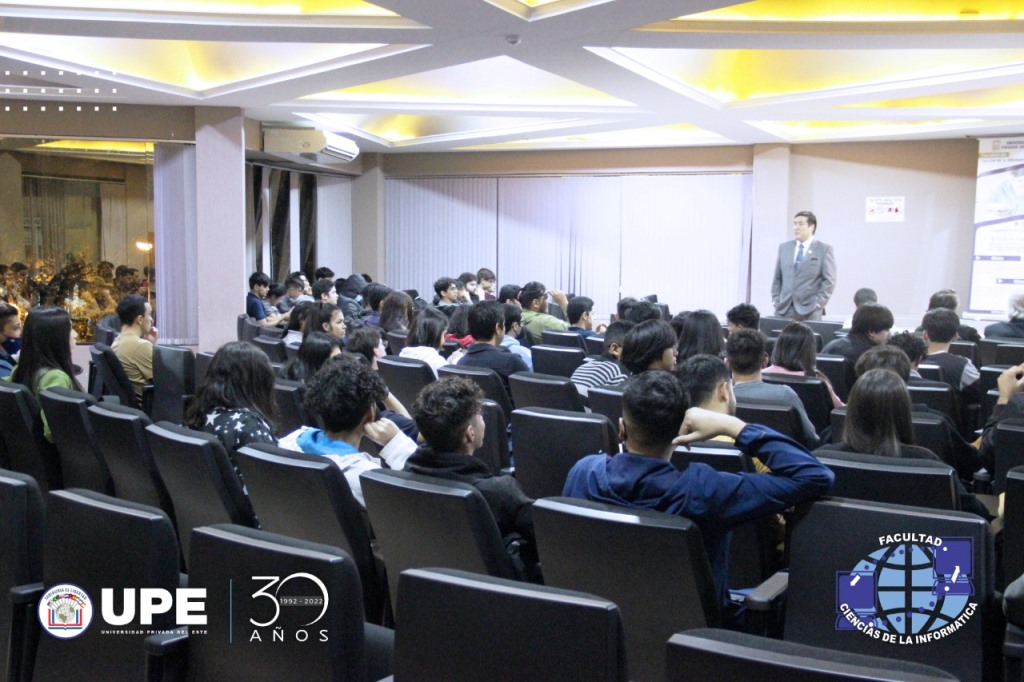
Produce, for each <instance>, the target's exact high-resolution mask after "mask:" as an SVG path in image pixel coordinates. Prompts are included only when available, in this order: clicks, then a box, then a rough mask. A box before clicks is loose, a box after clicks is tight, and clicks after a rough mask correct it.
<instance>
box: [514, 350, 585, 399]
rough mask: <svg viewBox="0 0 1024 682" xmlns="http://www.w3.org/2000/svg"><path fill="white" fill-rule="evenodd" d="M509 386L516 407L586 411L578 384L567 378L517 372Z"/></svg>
mask: <svg viewBox="0 0 1024 682" xmlns="http://www.w3.org/2000/svg"><path fill="white" fill-rule="evenodd" d="M535 348H536V346H535ZM536 366H537V364H536V357H534V367H536ZM508 385H509V389H510V390H511V392H512V404H513V405H515V406H516V407H550V408H553V409H556V410H570V411H573V412H585V411H586V408H585V407H584V406H583V398H582V397H580V392H579V390H578V389H577V388H576V384H574V383H572V381H571V380H570V379H568V378H567V377H564V376H554V375H552V374H542V373H540V372H516V373H515V374H513V375H511V376H509V378H508Z"/></svg>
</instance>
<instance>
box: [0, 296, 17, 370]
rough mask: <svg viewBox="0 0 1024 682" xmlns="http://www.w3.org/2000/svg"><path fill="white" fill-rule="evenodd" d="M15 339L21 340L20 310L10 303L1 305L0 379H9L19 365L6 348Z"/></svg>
mask: <svg viewBox="0 0 1024 682" xmlns="http://www.w3.org/2000/svg"><path fill="white" fill-rule="evenodd" d="M15 339H21V319H20V317H19V316H18V309H17V308H15V307H14V306H13V305H10V304H8V303H0V379H4V378H6V377H9V376H10V375H11V372H12V371H13V370H14V366H15V365H16V364H17V361H16V360H15V359H14V356H13V355H12V354H11V353H9V352H8V351H7V349H6V347H5V346H6V344H7V342H8V341H11V340H15Z"/></svg>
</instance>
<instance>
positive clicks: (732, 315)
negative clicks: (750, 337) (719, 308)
mask: <svg viewBox="0 0 1024 682" xmlns="http://www.w3.org/2000/svg"><path fill="white" fill-rule="evenodd" d="M725 319H726V324H727V325H728V326H729V333H730V334H732V333H733V332H734V331H737V330H740V329H755V330H756V329H758V326H759V325H760V323H761V313H760V312H759V311H758V309H757V308H755V307H754V306H752V305H750V304H749V303H737V304H736V305H734V306H733V307H732V308H730V309H729V312H727V313H726V314H725Z"/></svg>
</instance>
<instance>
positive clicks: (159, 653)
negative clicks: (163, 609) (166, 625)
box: [143, 629, 188, 682]
mask: <svg viewBox="0 0 1024 682" xmlns="http://www.w3.org/2000/svg"><path fill="white" fill-rule="evenodd" d="M143 650H144V652H145V654H146V682H177V681H178V680H185V679H186V678H187V676H188V631H187V629H183V631H181V632H171V633H165V634H159V635H150V636H149V637H147V638H146V640H145V642H144V644H143Z"/></svg>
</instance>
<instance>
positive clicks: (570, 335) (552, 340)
mask: <svg viewBox="0 0 1024 682" xmlns="http://www.w3.org/2000/svg"><path fill="white" fill-rule="evenodd" d="M541 343H542V344H543V345H545V346H566V347H568V348H579V349H580V350H586V348H587V346H586V343H585V342H584V341H583V337H582V336H580V335H579V334H577V333H576V332H560V331H555V330H554V329H545V330H544V331H543V332H542V333H541Z"/></svg>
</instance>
